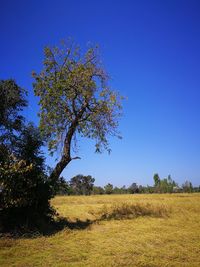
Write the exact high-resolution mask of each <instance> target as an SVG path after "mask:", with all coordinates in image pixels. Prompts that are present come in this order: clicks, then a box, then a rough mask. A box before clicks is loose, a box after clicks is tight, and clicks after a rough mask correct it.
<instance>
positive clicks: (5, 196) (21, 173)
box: [0, 80, 54, 231]
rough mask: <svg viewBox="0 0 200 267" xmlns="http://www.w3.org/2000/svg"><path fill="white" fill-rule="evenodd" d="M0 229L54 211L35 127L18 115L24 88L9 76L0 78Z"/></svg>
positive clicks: (34, 222) (28, 222)
mask: <svg viewBox="0 0 200 267" xmlns="http://www.w3.org/2000/svg"><path fill="white" fill-rule="evenodd" d="M0 93H1V97H2V101H3V105H2V106H1V117H0V130H1V131H0V216H1V222H0V231H1V230H2V231H3V230H8V231H10V230H14V229H17V228H23V227H25V226H26V227H27V228H29V226H31V227H37V226H38V224H40V223H41V222H42V221H44V220H45V221H46V220H51V218H52V215H53V214H54V211H53V209H52V208H51V207H50V203H49V200H50V198H51V197H52V196H53V186H54V184H53V183H52V181H50V180H49V178H48V176H47V175H46V171H45V164H44V158H43V155H42V153H41V146H42V145H43V140H42V138H41V135H40V132H39V129H37V128H36V127H34V126H33V124H31V123H29V124H28V125H27V126H25V123H24V121H25V120H24V118H23V117H22V116H21V115H20V112H21V111H22V108H23V107H25V106H26V105H27V102H26V100H25V97H24V95H25V91H24V90H22V89H21V88H20V87H18V86H17V85H16V84H15V83H14V81H13V80H7V81H1V82H0Z"/></svg>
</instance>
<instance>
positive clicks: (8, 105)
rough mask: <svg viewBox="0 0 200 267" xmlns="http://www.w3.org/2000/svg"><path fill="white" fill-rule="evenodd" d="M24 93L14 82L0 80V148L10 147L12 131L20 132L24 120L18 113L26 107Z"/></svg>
mask: <svg viewBox="0 0 200 267" xmlns="http://www.w3.org/2000/svg"><path fill="white" fill-rule="evenodd" d="M25 94H26V91H25V90H24V89H22V88H21V87H19V86H18V85H17V84H16V83H15V81H14V80H12V79H10V80H0V99H1V105H0V146H1V147H0V148H1V149H5V147H4V148H3V146H4V145H5V144H6V145H7V146H8V145H11V146H12V144H13V142H14V141H15V137H16V135H15V134H14V132H13V131H20V130H21V127H22V125H23V122H24V118H23V116H22V115H20V111H22V109H23V108H24V107H26V106H27V101H26V99H25ZM0 159H1V158H0Z"/></svg>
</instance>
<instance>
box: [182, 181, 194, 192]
mask: <svg viewBox="0 0 200 267" xmlns="http://www.w3.org/2000/svg"><path fill="white" fill-rule="evenodd" d="M182 188H183V192H185V193H192V191H193V186H192V183H191V182H190V181H188V180H187V181H185V182H184V184H183V185H182Z"/></svg>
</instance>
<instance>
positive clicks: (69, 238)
mask: <svg viewBox="0 0 200 267" xmlns="http://www.w3.org/2000/svg"><path fill="white" fill-rule="evenodd" d="M117 203H130V204H134V203H139V204H141V205H143V204H145V205H146V204H147V203H149V204H150V205H154V206H155V207H156V206H160V205H161V204H162V205H164V207H165V208H166V210H167V211H168V214H167V215H166V216H161V217H159V216H158V217H156V216H155V217H154V216H137V217H136V218H132V219H123V220H112V219H111V220H100V221H98V222H94V220H95V212H96V213H97V212H98V211H99V210H101V209H102V207H104V208H105V206H104V205H107V207H109V206H110V205H112V204H117ZM52 204H53V205H54V206H55V207H56V209H57V210H58V212H59V213H60V215H61V216H63V217H67V218H68V220H70V221H72V222H74V223H72V224H70V225H71V227H70V228H71V229H69V228H65V229H63V230H61V231H58V232H57V233H55V234H53V235H50V236H45V237H44V236H42V237H41V236H39V237H35V238H19V239H11V238H2V239H0V266H1V267H3V266H5V267H10V266H18V267H19V266H20V267H31V266H77V267H78V266H80V267H81V266H84V267H85V266H91V267H93V266H105V267H106V266H146V267H147V266H149V267H150V266H170V267H171V266H181V267H185V266H196V267H197V266H200V194H171V195H167V194H163V195H159V194H154V195H103V196H66V197H56V198H54V199H53V200H52ZM77 219H78V220H80V221H81V222H79V223H76V221H77ZM87 219H88V220H90V222H88V223H87V222H86V223H84V222H85V221H86V220H87ZM78 226H80V229H77V227H78Z"/></svg>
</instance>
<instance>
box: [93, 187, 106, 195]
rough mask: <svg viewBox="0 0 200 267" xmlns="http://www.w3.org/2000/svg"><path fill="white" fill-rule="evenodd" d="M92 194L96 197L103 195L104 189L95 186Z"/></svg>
mask: <svg viewBox="0 0 200 267" xmlns="http://www.w3.org/2000/svg"><path fill="white" fill-rule="evenodd" d="M92 193H93V194H94V195H103V194H104V189H103V187H101V186H93V189H92Z"/></svg>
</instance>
